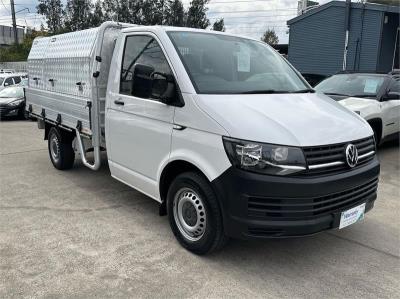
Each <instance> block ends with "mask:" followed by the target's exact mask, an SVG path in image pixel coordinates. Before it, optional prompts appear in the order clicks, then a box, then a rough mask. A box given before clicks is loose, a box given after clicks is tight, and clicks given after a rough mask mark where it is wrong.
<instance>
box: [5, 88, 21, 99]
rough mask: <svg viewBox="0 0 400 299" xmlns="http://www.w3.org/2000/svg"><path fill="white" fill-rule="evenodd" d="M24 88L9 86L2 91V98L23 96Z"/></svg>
mask: <svg viewBox="0 0 400 299" xmlns="http://www.w3.org/2000/svg"><path fill="white" fill-rule="evenodd" d="M22 97H24V89H23V88H22V87H8V88H6V89H3V90H2V91H0V98H22Z"/></svg>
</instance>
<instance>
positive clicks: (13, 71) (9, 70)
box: [0, 69, 15, 74]
mask: <svg viewBox="0 0 400 299" xmlns="http://www.w3.org/2000/svg"><path fill="white" fill-rule="evenodd" d="M12 73H15V70H11V69H0V74H12Z"/></svg>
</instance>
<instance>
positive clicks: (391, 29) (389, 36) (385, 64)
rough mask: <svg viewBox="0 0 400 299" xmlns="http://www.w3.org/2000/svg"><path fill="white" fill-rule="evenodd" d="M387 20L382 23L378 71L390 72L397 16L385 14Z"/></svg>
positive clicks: (397, 21)
mask: <svg viewBox="0 0 400 299" xmlns="http://www.w3.org/2000/svg"><path fill="white" fill-rule="evenodd" d="M387 17H388V22H387V23H386V24H385V23H384V24H383V30H382V42H381V49H380V54H379V62H378V71H379V72H385V73H387V72H390V71H391V70H392V65H393V54H394V48H395V43H396V34H397V28H398V27H399V16H398V15H397V14H387Z"/></svg>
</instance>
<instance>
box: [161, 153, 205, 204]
mask: <svg viewBox="0 0 400 299" xmlns="http://www.w3.org/2000/svg"><path fill="white" fill-rule="evenodd" d="M189 171H193V172H197V173H199V174H201V175H203V176H204V177H205V178H206V179H207V180H208V181H210V180H209V178H208V177H207V175H206V174H205V173H204V171H202V170H201V169H200V167H198V166H196V165H195V164H193V163H192V162H188V161H185V160H180V159H179V160H173V161H170V162H169V163H168V164H167V165H165V167H164V168H163V170H162V172H161V175H160V178H159V192H160V199H161V201H162V202H165V199H166V198H167V193H168V189H169V186H170V185H171V183H172V181H173V180H174V178H176V177H177V176H178V175H179V174H181V173H184V172H189Z"/></svg>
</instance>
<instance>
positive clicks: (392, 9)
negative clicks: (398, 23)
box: [287, 1, 400, 25]
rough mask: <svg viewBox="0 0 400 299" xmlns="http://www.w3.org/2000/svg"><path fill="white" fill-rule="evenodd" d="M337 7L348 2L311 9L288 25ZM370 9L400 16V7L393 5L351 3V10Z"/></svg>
mask: <svg viewBox="0 0 400 299" xmlns="http://www.w3.org/2000/svg"><path fill="white" fill-rule="evenodd" d="M332 6H336V7H343V8H345V7H346V2H345V1H331V2H328V3H325V4H323V5H321V6H318V7H316V8H313V9H310V10H309V11H307V12H305V13H303V14H302V15H299V16H297V17H295V18H293V19H290V20H288V21H287V24H288V25H292V24H293V23H296V22H298V21H300V20H302V19H305V18H308V17H309V16H312V15H314V14H316V13H319V12H320V11H322V10H325V9H327V8H329V7H332ZM363 7H364V8H365V9H368V10H377V11H384V12H391V13H397V14H400V7H399V6H392V5H384V4H376V3H365V4H362V3H354V2H352V3H351V8H359V9H362V8H363Z"/></svg>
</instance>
